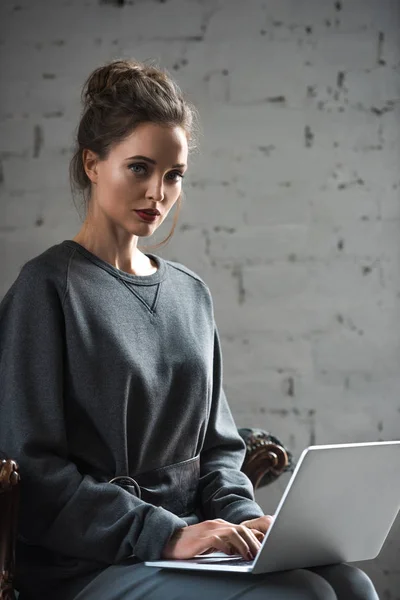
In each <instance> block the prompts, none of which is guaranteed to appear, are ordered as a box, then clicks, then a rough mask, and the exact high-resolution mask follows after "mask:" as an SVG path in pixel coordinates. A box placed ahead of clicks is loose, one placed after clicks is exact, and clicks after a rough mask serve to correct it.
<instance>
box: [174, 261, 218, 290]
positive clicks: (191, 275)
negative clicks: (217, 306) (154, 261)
mask: <svg viewBox="0 0 400 600" xmlns="http://www.w3.org/2000/svg"><path fill="white" fill-rule="evenodd" d="M164 260H165V259H164ZM165 262H166V264H167V265H168V267H169V268H170V269H171V271H172V272H173V273H174V274H176V273H177V274H178V277H179V276H180V277H181V278H182V279H183V280H186V281H188V282H189V281H191V280H193V281H196V282H197V283H199V284H200V285H201V286H202V287H204V288H206V290H207V291H209V288H208V285H207V284H206V282H205V281H204V279H202V277H200V275H199V274H198V273H195V272H194V271H192V269H190V268H189V267H187V266H186V265H183V264H182V263H180V262H176V261H173V260H165ZM180 274H182V275H180Z"/></svg>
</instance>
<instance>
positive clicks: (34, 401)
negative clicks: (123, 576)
mask: <svg viewBox="0 0 400 600" xmlns="http://www.w3.org/2000/svg"><path fill="white" fill-rule="evenodd" d="M59 288H61V285H56V284H55V282H54V281H53V279H51V278H50V277H49V276H48V275H47V271H46V269H44V268H43V267H42V266H41V267H40V268H38V266H37V265H36V266H35V265H31V264H30V263H27V264H26V265H25V266H24V267H23V269H22V270H21V272H20V274H19V276H18V278H17V280H16V281H15V282H14V284H13V285H12V287H11V288H10V289H9V290H8V293H7V294H6V296H5V297H4V299H3V301H2V302H1V304H0V382H1V385H0V415H1V417H0V448H1V450H3V451H4V452H6V454H7V455H8V456H9V457H10V458H12V459H14V460H16V461H17V462H18V464H19V466H20V472H21V502H20V517H19V534H20V536H21V539H22V540H23V541H25V542H26V543H28V544H37V545H40V546H42V547H45V548H47V549H49V550H52V551H55V552H60V553H61V554H64V555H69V556H74V557H77V558H83V559H89V560H97V561H100V562H104V563H106V564H112V563H114V562H117V561H119V560H122V559H124V558H127V557H128V556H131V555H132V554H134V555H136V556H137V557H138V558H139V559H141V560H149V559H152V560H153V559H157V558H160V556H161V552H162V549H163V547H164V545H165V543H166V542H167V540H168V539H169V537H170V536H171V535H172V533H173V532H174V531H175V530H176V529H180V528H181V527H185V526H186V525H187V524H186V522H185V521H184V520H182V519H180V518H179V517H177V516H176V515H174V514H173V513H171V512H169V511H167V510H165V509H163V508H161V507H155V506H153V505H151V504H149V503H146V502H144V501H142V500H140V499H138V498H136V497H135V496H133V495H131V494H129V492H127V491H126V490H124V489H122V488H120V487H118V486H116V485H114V484H110V483H99V482H97V481H96V480H95V479H93V478H92V477H90V476H85V475H82V474H81V473H80V472H79V471H78V469H77V467H76V465H75V464H74V463H73V462H71V460H69V458H68V440H67V435H66V430H65V422H64V405H63V382H64V354H65V324H64V313H63V309H62V299H63V298H62V294H63V292H62V291H61V289H60V292H59V291H58V290H59Z"/></svg>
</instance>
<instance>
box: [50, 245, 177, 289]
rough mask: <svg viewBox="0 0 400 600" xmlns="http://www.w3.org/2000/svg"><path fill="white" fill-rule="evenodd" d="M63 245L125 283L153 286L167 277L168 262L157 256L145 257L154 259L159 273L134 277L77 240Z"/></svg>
mask: <svg viewBox="0 0 400 600" xmlns="http://www.w3.org/2000/svg"><path fill="white" fill-rule="evenodd" d="M62 243H63V244H65V245H67V246H69V247H70V248H75V249H76V250H77V251H78V252H79V253H80V254H82V255H83V256H84V257H86V258H87V259H88V260H90V261H92V262H93V263H94V264H96V265H98V266H99V267H101V268H102V269H105V270H106V271H108V272H109V273H111V275H114V277H117V278H119V279H123V280H124V281H128V282H130V283H136V284H140V285H153V284H155V283H160V282H161V281H163V279H165V276H166V270H167V269H166V262H165V260H164V259H163V258H161V257H160V256H158V255H156V254H152V253H150V252H149V253H146V254H145V256H147V257H149V258H152V259H153V260H154V262H155V263H156V264H157V271H156V272H155V273H151V274H150V275H133V274H132V273H127V272H126V271H121V269H117V267H114V265H112V264H110V263H108V262H107V261H105V260H103V259H102V258H100V257H99V256H97V255H96V254H93V252H90V250H87V248H85V247H84V246H82V245H81V244H79V243H78V242H76V241H75V240H64V242H62Z"/></svg>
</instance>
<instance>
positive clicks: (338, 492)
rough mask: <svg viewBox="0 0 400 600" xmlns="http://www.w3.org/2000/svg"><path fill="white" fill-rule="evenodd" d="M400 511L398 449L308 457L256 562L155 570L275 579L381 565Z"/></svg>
mask: <svg viewBox="0 0 400 600" xmlns="http://www.w3.org/2000/svg"><path fill="white" fill-rule="evenodd" d="M399 508H400V441H391V442H370V443H361V444H337V445H329V446H310V447H309V448H307V449H306V450H304V451H303V453H302V455H301V457H300V459H299V461H298V463H297V466H296V468H295V470H294V472H293V475H292V477H291V478H290V481H289V483H288V485H287V487H286V490H285V492H284V494H283V496H282V499H281V501H280V503H279V505H278V507H277V510H276V512H275V516H274V521H273V523H272V525H271V526H270V528H269V530H268V532H267V533H266V535H265V537H264V540H263V542H262V545H261V548H260V550H259V552H258V554H257V556H256V557H255V559H254V560H252V561H246V560H244V559H243V558H242V557H240V556H238V555H236V556H229V555H227V554H224V553H222V552H218V553H213V554H207V555H198V556H196V557H194V558H191V559H186V560H157V561H147V562H145V565H148V566H150V567H165V568H170V569H195V570H200V569H201V570H208V571H211V570H212V571H237V572H241V573H243V572H247V573H253V574H255V575H256V574H258V573H270V572H273V571H284V570H286V569H296V568H306V567H316V566H320V565H327V564H335V563H340V562H352V561H362V560H368V559H372V558H375V557H376V556H377V555H378V554H379V552H380V550H381V548H382V546H383V543H384V541H385V539H386V537H387V535H388V533H389V531H390V528H391V526H392V524H393V522H394V520H395V518H396V515H397V513H398V511H399Z"/></svg>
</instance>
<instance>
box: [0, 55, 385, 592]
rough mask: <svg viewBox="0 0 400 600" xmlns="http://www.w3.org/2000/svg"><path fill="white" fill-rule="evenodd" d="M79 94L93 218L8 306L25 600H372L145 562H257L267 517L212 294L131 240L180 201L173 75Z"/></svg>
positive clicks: (81, 164)
mask: <svg viewBox="0 0 400 600" xmlns="http://www.w3.org/2000/svg"><path fill="white" fill-rule="evenodd" d="M83 101H84V109H83V114H82V117H81V121H80V125H79V129H78V134H77V147H76V152H75V154H74V156H73V158H72V161H71V166H70V174H71V181H72V184H73V187H74V188H78V189H79V190H81V191H82V192H83V195H84V198H85V200H86V202H87V213H86V219H85V221H84V223H83V226H82V228H81V230H80V231H79V232H78V233H77V235H76V236H75V237H74V238H73V239H72V240H65V241H63V242H61V243H59V244H57V245H55V246H52V247H50V248H48V249H47V250H46V251H45V252H43V253H42V254H40V255H39V256H37V257H35V258H33V259H32V260H30V261H29V262H27V263H26V264H25V265H24V267H23V268H22V270H21V272H20V274H19V276H18V278H17V280H16V281H15V282H14V284H13V285H12V287H11V288H10V290H9V291H8V293H7V294H6V296H5V298H4V299H3V301H2V304H1V307H0V325H1V337H0V360H1V362H0V372H1V381H2V385H1V392H0V407H1V415H2V418H1V422H0V446H1V447H2V448H3V449H4V450H5V451H6V452H7V453H8V454H9V455H10V456H12V457H13V458H15V459H16V460H17V461H18V462H19V464H20V468H21V472H22V482H23V484H22V490H21V511H20V519H19V537H18V550H17V567H18V575H17V577H18V580H17V586H18V587H19V589H20V590H21V600H32V599H33V600H34V599H36V598H38V599H39V598H40V599H41V600H42V599H43V598H52V599H57V600H92V599H93V600H102V599H104V600H116V599H117V598H118V599H120V598H124V599H127V600H128V599H129V600H136V599H138V598H146V599H148V600H155V599H158V598H163V599H171V600H172V598H174V599H175V598H182V599H183V598H184V599H185V600H189V599H194V598H200V597H203V596H204V594H205V593H206V594H207V595H208V598H210V599H212V598H217V597H218V598H219V599H220V600H223V599H224V598H228V597H229V598H248V599H256V598H263V599H268V598H274V599H279V598H323V599H324V600H327V599H330V598H336V597H338V598H346V600H350V599H351V598H365V599H367V598H368V599H371V598H377V596H376V593H375V591H374V589H373V586H372V584H371V582H370V581H369V579H368V578H367V577H366V576H365V575H364V574H363V573H362V572H361V571H359V570H357V569H354V568H351V567H348V566H346V565H342V566H336V567H331V568H330V569H318V570H315V571H313V572H312V571H311V570H297V571H291V572H289V573H284V574H273V575H268V576H257V577H254V576H253V577H249V576H244V577H243V576H238V577H234V578H233V577H232V576H226V575H223V574H217V575H208V574H207V575H198V574H190V575H187V574H183V573H179V572H168V573H165V572H163V570H161V569H152V568H149V567H145V566H144V565H143V561H144V560H148V559H157V558H160V557H167V558H190V557H192V556H194V555H195V554H199V553H204V552H209V551H211V550H212V549H217V550H222V551H224V552H227V553H240V554H241V555H242V556H244V557H246V558H251V557H253V556H254V554H255V553H256V552H257V550H258V548H259V547H260V542H261V540H262V538H263V535H264V533H265V532H266V531H267V529H268V526H269V524H270V517H268V516H266V515H263V511H262V510H261V508H260V507H259V506H258V504H256V502H255V501H254V497H253V492H252V487H251V484H250V482H249V480H248V479H247V478H246V476H245V475H244V474H243V473H242V472H241V471H240V467H241V463H242V460H243V455H244V448H243V443H242V441H241V439H240V437H239V436H238V433H237V430H236V427H235V425H234V422H233V420H232V416H231V413H230V411H229V408H228V405H227V402H226V398H225V395H224V392H223V389H222V364H221V350H220V344H219V338H218V333H217V329H216V326H215V322H214V316H213V307H212V300H211V296H210V292H209V290H208V288H207V286H206V284H205V283H204V282H203V281H202V280H201V279H200V278H199V277H198V276H197V275H196V274H195V273H193V272H192V271H190V270H189V269H187V268H186V267H185V266H183V265H182V264H178V263H174V262H171V261H166V260H163V259H162V258H161V257H159V256H156V255H155V254H151V253H147V254H145V253H143V252H141V251H140V250H139V249H138V245H137V244H138V241H139V238H145V237H149V236H150V235H152V234H153V233H154V232H155V231H156V230H157V229H158V227H160V225H161V224H162V222H163V221H164V220H165V219H166V217H167V215H168V213H169V212H170V210H171V209H172V207H173V206H174V205H175V204H177V206H178V208H179V205H180V198H181V189H182V179H183V177H184V174H185V171H186V169H187V159H188V151H189V146H190V145H193V128H194V117H195V113H194V109H193V108H192V107H191V106H190V105H189V103H188V102H186V101H185V100H184V99H183V97H182V95H181V92H180V90H179V88H178V87H177V86H176V84H175V83H174V82H173V81H172V80H171V79H170V78H169V77H168V76H167V75H166V74H165V73H163V72H162V71H160V70H158V69H157V68H154V67H150V66H146V65H144V64H139V63H135V62H133V61H122V60H121V61H114V62H111V63H109V64H107V65H105V66H103V67H100V68H98V69H96V70H95V71H94V72H93V73H92V74H91V75H90V76H89V77H88V79H87V81H86V82H85V85H84V88H83ZM176 216H177V213H176V215H175V220H174V227H175V224H176ZM172 232H173V231H172ZM172 232H171V233H170V235H169V236H168V238H169V237H170V236H171V235H172ZM168 238H167V239H168ZM335 594H336V595H335Z"/></svg>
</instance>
